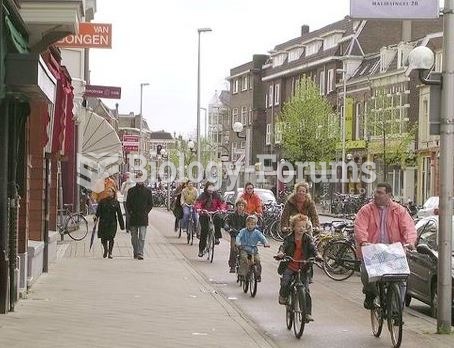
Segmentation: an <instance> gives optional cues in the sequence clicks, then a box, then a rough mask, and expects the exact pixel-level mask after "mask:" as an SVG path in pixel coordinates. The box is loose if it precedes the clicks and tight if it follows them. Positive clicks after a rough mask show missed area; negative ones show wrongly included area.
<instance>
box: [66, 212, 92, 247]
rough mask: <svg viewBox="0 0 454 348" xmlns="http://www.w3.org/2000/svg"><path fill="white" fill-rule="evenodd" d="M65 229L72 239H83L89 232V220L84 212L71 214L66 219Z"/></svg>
mask: <svg viewBox="0 0 454 348" xmlns="http://www.w3.org/2000/svg"><path fill="white" fill-rule="evenodd" d="M65 231H66V233H67V234H68V236H69V237H70V238H71V239H73V240H75V241H79V240H82V239H84V238H85V237H86V236H87V234H88V222H87V220H86V219H85V217H84V216H83V215H82V214H77V213H76V214H71V215H69V216H68V218H67V220H66V224H65Z"/></svg>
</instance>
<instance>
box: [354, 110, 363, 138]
mask: <svg viewBox="0 0 454 348" xmlns="http://www.w3.org/2000/svg"><path fill="white" fill-rule="evenodd" d="M355 115H356V128H355V139H356V140H359V139H361V135H362V134H363V133H364V130H363V117H362V115H361V103H356V114H355Z"/></svg>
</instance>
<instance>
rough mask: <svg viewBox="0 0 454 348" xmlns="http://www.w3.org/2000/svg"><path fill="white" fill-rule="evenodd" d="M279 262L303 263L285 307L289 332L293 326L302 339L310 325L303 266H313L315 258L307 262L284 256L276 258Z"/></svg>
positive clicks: (293, 281) (294, 278)
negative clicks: (302, 276) (307, 316)
mask: <svg viewBox="0 0 454 348" xmlns="http://www.w3.org/2000/svg"><path fill="white" fill-rule="evenodd" d="M274 259H276V260H279V261H282V260H284V261H294V262H298V263H301V267H300V268H299V269H298V271H297V272H296V274H295V275H294V276H293V279H292V281H291V283H290V295H289V296H288V299H287V304H286V306H285V324H286V326H287V329H288V330H291V328H292V325H293V333H294V334H295V337H296V338H301V336H302V335H303V332H304V326H305V325H306V324H307V323H308V322H307V321H306V314H307V309H306V290H307V288H306V284H305V283H304V282H303V281H302V280H301V270H302V266H303V265H308V266H312V265H313V264H314V263H316V262H315V258H313V257H311V258H309V259H307V260H300V261H298V260H295V259H294V258H293V257H291V256H284V258H283V259H281V258H278V257H276V256H275V257H274Z"/></svg>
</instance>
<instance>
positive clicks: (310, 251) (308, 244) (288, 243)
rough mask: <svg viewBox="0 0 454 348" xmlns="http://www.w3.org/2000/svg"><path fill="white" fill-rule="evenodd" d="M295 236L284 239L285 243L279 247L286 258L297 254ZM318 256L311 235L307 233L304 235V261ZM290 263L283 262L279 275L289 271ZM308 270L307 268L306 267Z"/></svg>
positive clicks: (279, 268)
mask: <svg viewBox="0 0 454 348" xmlns="http://www.w3.org/2000/svg"><path fill="white" fill-rule="evenodd" d="M295 249H296V246H295V234H294V233H292V234H290V235H288V236H287V237H285V238H284V243H283V244H282V245H281V246H280V247H279V251H282V252H283V253H284V254H285V255H286V256H291V257H293V255H294V254H295ZM315 255H317V248H316V247H315V244H314V241H313V239H312V237H311V236H310V235H308V234H307V233H305V234H303V259H304V260H307V259H308V258H310V257H315ZM289 262H290V261H281V263H280V264H279V267H278V269H277V273H279V274H283V273H284V271H285V270H286V269H287V266H288V264H289ZM305 268H306V269H305V270H307V268H308V267H307V266H306V267H305Z"/></svg>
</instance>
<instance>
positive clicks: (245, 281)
mask: <svg viewBox="0 0 454 348" xmlns="http://www.w3.org/2000/svg"><path fill="white" fill-rule="evenodd" d="M249 279H250V278H249V272H248V273H247V274H246V275H245V276H244V279H243V292H244V293H245V294H246V293H247V291H248V290H249Z"/></svg>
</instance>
